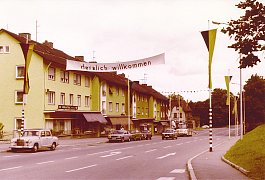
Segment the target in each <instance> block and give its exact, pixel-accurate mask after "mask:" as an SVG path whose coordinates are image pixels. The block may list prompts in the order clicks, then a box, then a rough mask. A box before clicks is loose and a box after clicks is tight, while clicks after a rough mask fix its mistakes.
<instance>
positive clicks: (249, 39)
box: [222, 0, 265, 68]
mask: <svg viewBox="0 0 265 180" xmlns="http://www.w3.org/2000/svg"><path fill="white" fill-rule="evenodd" d="M236 6H237V7H238V8H240V9H243V10H245V15H244V16H241V17H240V18H239V19H238V20H231V21H230V22H229V23H228V26H227V27H226V28H223V29H222V32H223V33H225V34H226V33H228V35H229V37H230V38H232V37H233V38H234V40H235V43H234V44H232V45H231V46H228V47H229V48H234V49H235V51H238V52H239V53H240V54H241V55H242V56H241V59H240V68H246V67H249V66H250V67H253V66H254V65H257V63H258V62H260V59H259V57H258V56H257V52H260V51H263V50H265V45H264V40H265V7H264V5H263V4H262V3H260V2H258V1H257V0H245V1H243V2H240V3H239V4H237V5H236Z"/></svg>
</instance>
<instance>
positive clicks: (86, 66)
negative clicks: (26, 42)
mask: <svg viewBox="0 0 265 180" xmlns="http://www.w3.org/2000/svg"><path fill="white" fill-rule="evenodd" d="M157 64H165V53H162V54H159V55H156V56H152V57H148V58H144V59H139V60H135V61H127V62H117V63H88V62H80V61H72V60H67V62H66V70H74V71H94V72H104V71H121V70H130V69H137V68H141V67H149V66H152V65H157Z"/></svg>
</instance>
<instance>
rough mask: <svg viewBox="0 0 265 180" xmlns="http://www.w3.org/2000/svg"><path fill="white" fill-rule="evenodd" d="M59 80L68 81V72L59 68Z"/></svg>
mask: <svg viewBox="0 0 265 180" xmlns="http://www.w3.org/2000/svg"><path fill="white" fill-rule="evenodd" d="M61 82H63V83H69V72H68V71H63V70H61Z"/></svg>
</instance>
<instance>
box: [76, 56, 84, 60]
mask: <svg viewBox="0 0 265 180" xmlns="http://www.w3.org/2000/svg"><path fill="white" fill-rule="evenodd" d="M75 58H76V59H78V60H79V61H84V59H85V58H84V56H75Z"/></svg>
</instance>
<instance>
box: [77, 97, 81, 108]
mask: <svg viewBox="0 0 265 180" xmlns="http://www.w3.org/2000/svg"><path fill="white" fill-rule="evenodd" d="M77 106H79V107H80V106H81V95H77Z"/></svg>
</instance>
